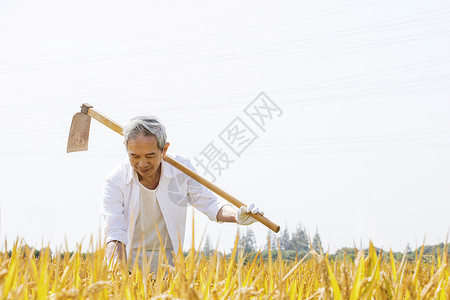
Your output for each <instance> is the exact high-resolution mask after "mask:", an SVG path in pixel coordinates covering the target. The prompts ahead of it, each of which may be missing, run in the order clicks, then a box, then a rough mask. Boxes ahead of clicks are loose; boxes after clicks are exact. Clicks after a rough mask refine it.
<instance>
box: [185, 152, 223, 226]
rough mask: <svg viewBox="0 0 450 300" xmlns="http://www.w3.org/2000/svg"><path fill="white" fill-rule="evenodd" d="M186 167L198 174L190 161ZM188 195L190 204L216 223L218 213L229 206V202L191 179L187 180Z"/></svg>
mask: <svg viewBox="0 0 450 300" xmlns="http://www.w3.org/2000/svg"><path fill="white" fill-rule="evenodd" d="M186 166H187V167H188V168H189V169H191V170H192V171H194V172H196V170H195V168H194V166H193V165H192V163H191V162H190V161H189V160H188V161H187V162H186ZM187 194H188V201H189V204H190V205H192V206H193V207H195V208H196V209H198V210H199V211H201V212H202V213H204V214H205V215H207V216H208V218H209V219H211V220H212V221H215V222H218V221H217V213H218V212H219V210H220V209H221V208H222V207H223V206H224V205H226V204H228V202H226V201H225V200H223V199H221V198H218V197H217V196H216V194H214V193H213V192H212V191H210V190H209V189H208V188H206V187H205V186H203V185H201V184H200V183H198V182H197V181H196V180H194V179H192V178H190V177H189V179H188V180H187Z"/></svg>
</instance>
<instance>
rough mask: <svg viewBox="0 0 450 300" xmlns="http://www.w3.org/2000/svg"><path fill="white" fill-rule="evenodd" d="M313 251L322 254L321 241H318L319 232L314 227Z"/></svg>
mask: <svg viewBox="0 0 450 300" xmlns="http://www.w3.org/2000/svg"><path fill="white" fill-rule="evenodd" d="M312 246H313V249H314V250H316V251H317V252H323V248H322V241H321V240H320V235H319V230H318V229H317V227H316V233H315V234H314V237H313V241H312Z"/></svg>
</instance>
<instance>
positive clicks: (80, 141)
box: [67, 103, 280, 232]
mask: <svg viewBox="0 0 450 300" xmlns="http://www.w3.org/2000/svg"><path fill="white" fill-rule="evenodd" d="M91 118H94V119H96V120H97V121H99V122H100V123H102V124H103V125H106V126H107V127H109V128H111V129H112V130H114V131H115V132H117V133H119V134H121V135H123V133H122V126H121V125H120V124H118V123H117V122H114V121H113V120H111V119H110V118H108V117H106V116H105V115H103V114H102V113H100V112H99V111H97V110H95V109H94V108H93V106H92V105H89V104H87V103H85V104H83V105H82V106H81V112H78V113H76V114H75V115H74V116H73V119H72V125H71V127H70V133H69V141H68V143H67V152H68V153H70V152H75V151H86V150H87V149H88V143H89V128H90V126H91ZM163 159H164V161H166V162H167V163H169V164H171V165H172V166H174V167H175V168H177V169H178V170H180V171H181V172H183V173H185V174H186V175H188V176H190V177H191V178H193V179H194V180H196V181H197V182H198V183H200V184H202V185H204V186H205V187H207V188H208V189H210V190H211V191H213V192H214V193H216V194H217V195H219V196H220V197H222V198H223V199H225V200H227V201H228V202H230V203H231V204H233V205H234V206H236V207H238V208H239V207H241V206H245V207H246V206H247V205H245V204H244V203H242V202H241V201H239V200H238V199H236V198H234V197H233V196H231V195H230V194H228V193H227V192H225V191H224V190H222V189H221V188H219V187H218V186H216V185H215V184H213V183H211V182H209V181H208V180H206V179H205V178H203V177H202V176H200V175H199V174H197V173H195V172H194V171H192V170H191V169H189V168H187V167H186V166H184V165H182V164H180V163H179V162H177V161H176V160H175V159H173V158H172V157H170V156H169V155H165V156H164V158H163ZM252 217H254V218H255V219H256V220H258V221H259V222H261V223H262V224H264V225H266V226H267V227H268V228H269V229H271V230H273V231H274V232H279V231H280V226H278V225H277V224H275V223H274V222H272V221H270V220H269V219H267V218H266V217H265V216H263V215H261V214H260V213H258V214H253V215H252Z"/></svg>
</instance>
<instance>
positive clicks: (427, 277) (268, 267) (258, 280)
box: [0, 242, 450, 299]
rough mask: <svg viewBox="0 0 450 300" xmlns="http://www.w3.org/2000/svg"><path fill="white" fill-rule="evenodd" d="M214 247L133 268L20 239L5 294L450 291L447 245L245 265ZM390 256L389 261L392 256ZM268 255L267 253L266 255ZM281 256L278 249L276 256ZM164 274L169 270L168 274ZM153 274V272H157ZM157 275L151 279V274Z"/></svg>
mask: <svg viewBox="0 0 450 300" xmlns="http://www.w3.org/2000/svg"><path fill="white" fill-rule="evenodd" d="M236 249H237V242H236V244H235V247H234V250H233V253H232V255H231V257H228V258H226V257H224V256H223V255H220V254H219V253H217V252H216V253H214V254H213V255H212V256H211V257H209V258H206V257H204V256H203V254H202V253H201V252H198V251H191V252H190V253H189V255H188V256H187V257H184V256H183V255H182V253H180V254H179V255H178V256H177V257H176V259H175V264H174V266H169V265H167V264H166V262H165V258H164V257H160V262H159V269H158V272H157V274H150V273H149V272H148V270H146V269H144V270H143V271H141V270H139V269H138V268H133V270H132V272H131V274H129V272H128V270H126V269H123V268H121V267H119V266H115V267H110V266H107V265H106V264H105V263H104V251H105V248H104V247H103V246H101V245H99V246H97V249H92V251H90V253H89V254H88V255H87V256H85V257H84V256H83V255H82V254H81V253H80V251H81V250H80V248H78V251H76V252H75V253H73V255H72V256H69V255H61V254H58V255H53V257H52V255H50V253H49V252H48V251H44V252H43V253H41V255H40V256H39V257H38V258H35V257H34V256H33V255H32V252H31V250H30V249H28V248H26V247H25V248H24V247H19V245H18V243H16V244H15V245H14V247H13V249H12V254H11V257H9V255H8V254H7V253H0V289H1V290H0V295H1V297H2V299H45V298H51V299H63V298H64V299H67V298H69V299H70V298H73V299H107V298H117V299H150V298H153V299H177V298H182V299H254V298H261V299H270V298H271V299H447V298H448V297H449V296H450V284H449V271H450V269H449V265H448V257H447V255H446V254H445V253H447V249H441V250H443V251H441V253H444V254H443V255H438V257H435V258H433V259H431V260H427V261H424V260H423V259H422V252H420V253H418V254H417V257H416V259H415V260H414V261H407V260H406V259H404V260H403V261H394V257H393V255H392V253H390V255H387V256H382V255H379V254H378V255H377V253H376V251H375V248H374V247H373V245H370V249H369V253H368V254H367V255H365V254H364V252H362V251H360V252H359V253H358V254H357V258H356V259H355V260H354V261H351V260H349V259H346V258H344V259H342V260H339V261H333V260H332V259H330V258H329V257H328V256H327V255H326V254H318V253H313V252H311V253H309V254H308V255H307V257H304V258H302V260H299V261H294V262H285V261H282V260H281V259H276V260H274V261H272V260H270V259H269V260H267V261H264V260H263V259H262V258H261V255H260V254H258V255H257V256H256V257H255V258H254V259H253V260H251V261H247V263H244V260H245V257H243V255H242V254H239V253H237V252H238V251H237V250H236ZM389 256H390V259H389ZM269 257H270V256H269ZM278 257H281V255H278ZM164 274H167V275H166V276H164ZM153 275H155V277H153ZM153 278H154V279H153Z"/></svg>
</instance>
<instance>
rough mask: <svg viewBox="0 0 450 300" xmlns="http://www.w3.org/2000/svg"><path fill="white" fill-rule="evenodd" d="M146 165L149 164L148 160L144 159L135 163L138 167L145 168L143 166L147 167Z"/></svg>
mask: <svg viewBox="0 0 450 300" xmlns="http://www.w3.org/2000/svg"><path fill="white" fill-rule="evenodd" d="M148 165H149V163H148V161H147V160H145V159H140V160H139V161H138V163H137V166H138V167H139V168H145V167H147V166H148Z"/></svg>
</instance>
